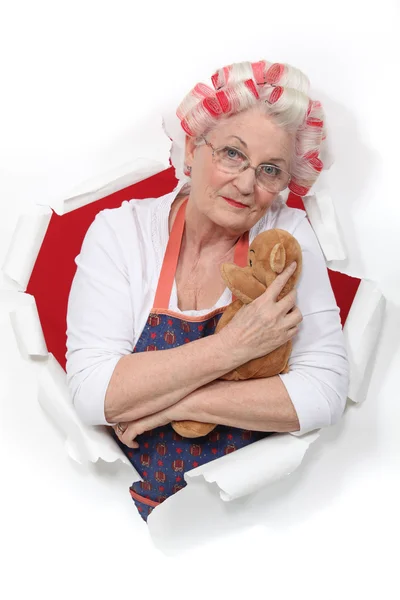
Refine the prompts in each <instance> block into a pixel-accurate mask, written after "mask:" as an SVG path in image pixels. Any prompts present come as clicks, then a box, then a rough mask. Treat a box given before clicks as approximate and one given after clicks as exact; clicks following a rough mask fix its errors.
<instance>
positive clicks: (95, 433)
mask: <svg viewBox="0 0 400 600" xmlns="http://www.w3.org/2000/svg"><path fill="white" fill-rule="evenodd" d="M34 366H35V369H36V371H37V375H38V382H39V403H40V406H41V407H42V409H43V410H44V411H45V412H46V413H47V414H48V415H49V416H50V418H51V419H52V421H53V422H54V423H55V425H56V426H57V427H58V428H59V429H60V430H61V431H62V433H63V435H64V436H65V438H66V440H65V448H66V451H67V453H68V455H69V456H70V457H71V458H72V459H73V460H75V461H77V462H78V463H83V462H96V461H98V460H99V459H102V460H104V461H106V462H114V461H116V460H120V461H122V462H123V463H125V464H127V465H131V463H130V461H129V459H128V458H127V457H126V456H125V454H124V453H123V452H122V450H121V449H120V448H119V446H118V445H117V444H116V443H115V441H114V440H113V439H112V437H111V435H110V433H109V431H107V428H106V427H89V426H87V425H84V424H83V423H82V422H81V421H80V419H79V418H78V415H77V414H76V412H75V409H74V407H73V404H72V401H71V398H70V395H69V391H68V387H67V382H66V374H65V371H64V370H63V369H62V368H61V367H60V365H59V364H58V362H57V361H56V359H55V358H54V356H53V355H52V354H49V355H48V358H47V359H45V360H36V361H35V362H34ZM140 480H141V478H140V476H139V475H138V473H137V472H136V470H135V469H134V468H133V467H132V481H140Z"/></svg>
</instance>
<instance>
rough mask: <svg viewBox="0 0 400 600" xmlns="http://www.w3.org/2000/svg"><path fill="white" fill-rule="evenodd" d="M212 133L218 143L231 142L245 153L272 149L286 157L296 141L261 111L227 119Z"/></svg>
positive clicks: (247, 112) (245, 112)
mask: <svg viewBox="0 0 400 600" xmlns="http://www.w3.org/2000/svg"><path fill="white" fill-rule="evenodd" d="M210 133H212V136H213V138H214V140H215V141H216V142H221V143H228V142H229V143H231V144H233V145H235V146H238V147H240V148H243V150H244V151H246V150H253V149H254V150H255V151H256V150H257V149H258V148H259V149H264V150H265V149H270V150H271V151H272V150H277V151H280V152H283V153H284V154H285V155H287V154H288V153H289V154H290V152H291V150H292V148H293V141H294V139H293V135H292V134H290V133H288V132H287V131H285V130H284V129H283V128H282V127H280V126H279V125H278V124H276V123H274V122H273V120H272V119H271V118H270V117H269V116H268V115H266V114H262V113H261V112H259V111H243V112H242V113H238V114H236V115H233V116H232V117H228V118H225V119H223V120H221V121H220V122H219V123H218V124H217V125H216V126H215V127H214V128H213V129H212V132H210Z"/></svg>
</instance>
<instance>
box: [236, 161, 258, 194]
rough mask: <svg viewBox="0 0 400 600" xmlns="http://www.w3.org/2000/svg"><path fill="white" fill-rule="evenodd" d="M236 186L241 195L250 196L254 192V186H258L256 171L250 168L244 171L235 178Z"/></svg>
mask: <svg viewBox="0 0 400 600" xmlns="http://www.w3.org/2000/svg"><path fill="white" fill-rule="evenodd" d="M234 184H235V185H236V187H237V189H238V190H239V191H240V193H241V194H243V195H244V196H246V195H247V196H248V195H249V194H251V193H252V192H253V191H254V186H255V185H256V173H255V170H254V169H252V168H251V167H249V168H247V169H246V170H245V171H242V172H241V173H239V174H238V175H237V177H235V181H234Z"/></svg>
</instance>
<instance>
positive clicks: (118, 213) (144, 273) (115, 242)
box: [66, 190, 348, 435]
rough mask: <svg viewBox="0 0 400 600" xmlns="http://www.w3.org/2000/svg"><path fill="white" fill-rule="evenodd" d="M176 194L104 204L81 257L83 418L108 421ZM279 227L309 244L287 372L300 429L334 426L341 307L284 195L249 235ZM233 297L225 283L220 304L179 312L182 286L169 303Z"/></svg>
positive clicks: (77, 282)
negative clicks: (187, 306)
mask: <svg viewBox="0 0 400 600" xmlns="http://www.w3.org/2000/svg"><path fill="white" fill-rule="evenodd" d="M176 195H177V190H175V191H174V192H172V193H170V194H167V195H165V196H162V197H161V198H149V199H145V200H130V201H129V202H124V203H123V204H122V205H121V206H120V207H119V208H116V209H106V210H103V211H101V212H100V213H99V214H98V215H97V216H96V218H95V220H94V222H93V223H92V224H91V226H90V227H89V229H88V231H87V233H86V236H85V239H84V241H83V244H82V248H81V252H80V254H79V255H78V256H77V258H76V264H77V271H76V274H75V277H74V280H73V283H72V287H71V292H70V296H69V302H68V312H67V355H66V357H67V381H68V386H69V389H70V392H71V395H72V399H73V403H74V405H75V408H76V411H77V412H78V414H79V416H80V417H81V419H82V420H83V421H84V422H85V423H88V424H91V425H102V424H107V421H106V419H105V415H104V400H105V395H106V390H107V387H108V384H109V381H110V379H111V376H112V373H113V371H114V368H115V366H116V364H117V362H118V361H119V359H120V358H121V357H122V356H124V355H126V354H131V353H132V352H133V349H134V347H135V345H136V342H137V340H138V339H139V337H140V334H141V333H142V330H143V328H144V326H145V324H146V320H147V318H148V315H149V313H150V311H151V308H152V306H153V300H154V296H155V292H156V288H157V283H158V278H159V275H160V271H161V266H162V261H163V257H164V253H165V249H166V246H167V242H168V235H169V233H168V217H169V212H170V207H171V204H172V202H173V200H174V199H175V197H176ZM275 227H276V228H280V229H285V230H287V231H289V232H290V233H291V234H292V235H294V236H295V237H296V239H297V240H298V241H299V243H300V245H301V248H302V252H303V269H302V274H301V277H300V280H299V282H298V287H297V306H298V307H299V309H300V311H301V313H302V315H303V321H302V323H301V325H300V329H299V332H298V334H297V335H296V336H295V338H294V340H293V350H292V354H291V357H290V361H289V368H290V371H289V373H285V374H283V375H280V378H281V380H282V382H283V383H284V385H285V387H286V389H287V391H288V394H289V396H290V398H291V400H292V402H293V405H294V407H295V410H296V412H297V415H298V419H299V422H300V431H298V432H295V434H294V435H302V434H304V433H307V432H308V431H312V430H314V429H319V428H321V427H326V426H329V425H332V424H334V423H336V422H337V421H338V420H339V419H340V417H341V416H342V414H343V411H344V406H345V403H346V397H347V390H348V362H347V356H346V351H345V347H344V338H343V333H342V329H341V324H340V318H339V309H338V307H337V305H336V301H335V297H334V295H333V292H332V288H331V285H330V281H329V277H328V274H327V269H326V265H325V260H324V257H323V254H322V251H321V249H320V246H319V244H318V241H317V239H316V237H315V234H314V232H313V230H312V228H311V226H310V224H309V222H308V220H307V218H306V213H305V212H304V211H302V210H298V209H293V208H289V207H287V206H286V205H285V204H283V203H282V202H281V201H280V200H279V199H278V201H276V202H275V203H274V204H273V205H272V207H271V208H270V209H269V210H268V212H267V214H266V215H265V216H264V217H263V218H262V219H261V220H260V221H259V222H258V223H257V224H256V225H255V226H254V227H253V228H252V229H251V230H250V233H249V243H251V242H252V240H253V239H254V237H255V236H256V235H258V233H261V231H264V230H266V229H271V228H275ZM231 300H232V295H231V292H230V290H229V289H228V288H226V289H225V291H224V293H223V294H222V296H221V297H220V299H219V300H218V302H217V303H216V304H215V305H214V306H212V307H209V308H208V309H206V310H199V311H194V310H191V311H180V310H179V308H178V305H177V304H178V303H177V291H176V285H175V284H174V287H173V290H172V294H171V299H170V304H169V307H168V308H169V309H170V310H173V311H175V312H177V313H181V314H182V316H183V315H192V316H200V315H203V314H206V313H208V312H210V311H211V310H213V309H215V308H218V307H221V306H225V305H226V304H229V303H230V302H231ZM265 400H266V402H268V398H266V399H265Z"/></svg>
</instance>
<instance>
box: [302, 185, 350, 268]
mask: <svg viewBox="0 0 400 600" xmlns="http://www.w3.org/2000/svg"><path fill="white" fill-rule="evenodd" d="M303 203H304V208H305V209H306V213H307V216H308V218H309V220H310V224H311V227H312V228H313V230H314V232H315V235H316V236H317V239H318V242H319V244H320V246H321V249H322V252H323V253H324V256H325V260H326V261H331V260H345V259H346V251H345V249H344V244H343V240H342V237H341V235H340V233H339V228H338V222H337V218H336V211H335V206H334V203H333V200H332V198H331V196H330V194H329V192H328V191H327V190H326V189H321V190H319V191H318V192H315V193H314V194H311V195H309V196H305V197H304V198H303Z"/></svg>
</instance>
